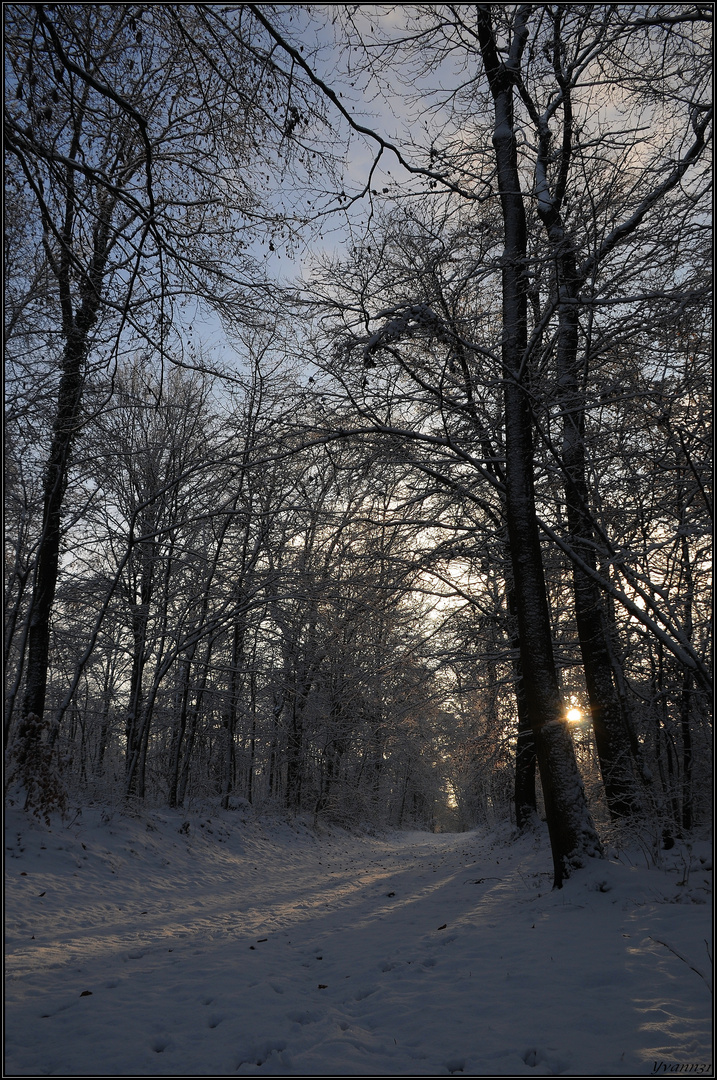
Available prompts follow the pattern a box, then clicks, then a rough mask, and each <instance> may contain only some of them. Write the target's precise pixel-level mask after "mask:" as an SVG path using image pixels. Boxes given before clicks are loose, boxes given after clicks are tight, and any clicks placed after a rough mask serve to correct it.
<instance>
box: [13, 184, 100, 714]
mask: <svg viewBox="0 0 717 1080" xmlns="http://www.w3.org/2000/svg"><path fill="white" fill-rule="evenodd" d="M75 209H76V208H75V189H74V173H73V169H72V168H71V167H68V169H67V205H66V213H65V225H64V232H63V239H64V241H65V248H64V250H63V253H62V255H61V258H60V261H59V263H55V262H54V261H53V266H54V268H55V271H56V274H57V278H58V287H59V293H60V307H61V311H62V333H63V336H64V339H65V346H64V350H63V354H62V368H61V370H62V374H61V377H60V385H59V389H58V396H57V410H56V412H55V419H54V423H53V427H52V439H51V443H50V453H49V456H48V459H47V463H46V465H45V476H44V484H43V511H42V533H41V536H40V543H39V545H38V551H37V561H36V564H35V576H34V580H33V589H32V599H31V601H30V613H29V631H28V640H27V668H26V676H25V698H24V702H23V712H24V715H25V716H28V715H29V714H30V713H33V714H34V715H35V716H38V717H40V719H42V717H43V714H44V712H45V698H46V695H47V676H48V666H49V658H50V616H51V614H52V607H53V604H54V600H55V590H56V588H57V577H58V570H59V561H60V540H61V535H62V507H63V502H64V498H65V491H66V489H67V477H68V470H69V467H70V457H71V453H72V448H73V445H74V442H75V439H76V437H77V431H78V427H79V421H80V410H81V406H82V395H83V391H84V386H85V363H86V360H87V354H88V352H89V347H90V333H91V330H92V327H93V326H94V325H95V323H96V321H97V313H98V311H99V307H100V301H101V296H102V286H103V277H104V273H105V267H106V264H107V257H108V255H109V250H110V247H111V244H112V239H111V230H110V223H111V219H112V213H113V209H114V199H113V198H111V197H110V198H108V199H107V200H106V202H105V203H104V204H103V206H102V210H101V213H100V216H99V219H98V222H97V226H96V228H95V230H94V234H93V240H94V245H93V251H92V258H91V261H90V265H89V267H88V270H87V273H86V275H85V277H84V279H83V282H82V285H81V289H80V304H79V308H78V310H77V311H75V310H74V309H73V301H72V292H71V274H72V271H73V269H74V268H73V236H72V229H73V224H74V215H75Z"/></svg>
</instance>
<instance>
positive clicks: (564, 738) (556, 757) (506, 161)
mask: <svg viewBox="0 0 717 1080" xmlns="http://www.w3.org/2000/svg"><path fill="white" fill-rule="evenodd" d="M528 12H529V9H528V8H527V7H526V8H521V9H520V10H519V12H518V14H517V15H516V25H515V26H514V34H513V41H512V44H511V50H510V57H509V60H508V62H507V63H503V62H502V61H500V59H499V57H498V52H497V49H496V44H495V39H494V35H493V29H492V25H491V19H490V12H489V10H488V9H487V8H486V7H480V8H479V9H478V13H477V18H478V33H479V41H480V49H481V54H482V57H483V63H484V66H485V71H486V75H487V77H488V81H489V84H490V89H491V93H492V96H493V101H494V106H495V129H494V135H493V146H494V148H495V156H496V164H497V172H498V183H499V188H500V199H501V207H502V213H503V228H504V239H505V249H504V253H503V270H502V300H503V340H502V350H501V352H502V361H503V379H504V406H505V445H506V513H507V519H508V537H509V541H510V550H511V559H512V567H513V583H514V588H515V600H516V609H517V610H516V613H517V618H518V634H519V637H520V661H521V666H522V671H523V678H524V680H525V691H526V694H525V697H526V707H527V711H528V715H529V717H530V725H531V728H532V730H533V735H534V738H535V744H536V751H537V756H538V765H539V768H540V779H541V784H542V788H543V798H544V801H545V811H546V817H547V821H548V829H549V832H550V842H551V848H552V854H553V867H554V884H555V886H556V887H558V888H559V887H560V886H561V885H562V882H563V879H564V878H565V877H566V876H568V875H569V874H570V872H571V870H572V869H573V867H575V866H578V865H581V863H582V860H583V858H584V856H586V855H598V854H600V853H601V851H600V842H599V840H598V837H597V834H596V832H595V829H594V826H593V823H592V819H591V817H590V813H589V811H588V807H587V801H586V798H585V791H584V788H583V783H582V778H581V777H580V773H579V771H578V766H577V761H576V759H575V751H574V747H573V743H572V739H571V736H570V732H569V730H568V727H567V721H566V718H565V710H564V706H563V702H562V699H561V695H560V688H559V685H558V678H557V673H556V670H555V662H554V658H553V643H552V638H551V630H550V614H549V609H548V601H547V593H546V588H545V577H544V573H543V561H542V554H541V550H540V537H539V533H538V525H537V520H536V513H535V493H534V487H533V437H532V417H531V410H530V403H529V396H528V392H529V386H528V381H529V368H528V365H527V364H526V363H525V360H526V350H527V339H528V333H527V304H528V290H527V284H528V283H527V278H526V274H525V261H526V253H527V239H526V221H525V208H524V205H523V197H522V193H521V189H520V178H519V174H518V166H517V144H516V135H515V127H514V116H513V85H514V79H515V74H514V73H515V72H516V71H517V69H518V67H519V62H520V55H521V52H522V49H523V47H524V45H525V41H526V40H527V26H526V25H525V24H524V23H522V22H521V20H522V19H523V18H526V19H527V16H528Z"/></svg>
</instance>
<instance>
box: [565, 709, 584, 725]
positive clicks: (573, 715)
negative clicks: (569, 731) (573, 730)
mask: <svg viewBox="0 0 717 1080" xmlns="http://www.w3.org/2000/svg"><path fill="white" fill-rule="evenodd" d="M567 718H568V720H569V721H570V723H571V724H579V723H580V721H581V720H582V718H583V714H582V713H581V712H580V709H576V708H575V707H573V708H572V709H568V712H567Z"/></svg>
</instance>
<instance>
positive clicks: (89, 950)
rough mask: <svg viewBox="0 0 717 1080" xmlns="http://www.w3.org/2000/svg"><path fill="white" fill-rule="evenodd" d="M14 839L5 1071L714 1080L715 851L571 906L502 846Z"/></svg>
mask: <svg viewBox="0 0 717 1080" xmlns="http://www.w3.org/2000/svg"><path fill="white" fill-rule="evenodd" d="M5 842H6V860H5V864H6V894H5V897H6V926H7V937H8V943H7V959H6V1017H5V1020H6V1027H5V1042H6V1065H5V1068H6V1072H5V1075H22V1076H33V1075H34V1076H46V1075H47V1076H88V1075H100V1076H109V1075H118V1076H128V1075H130V1076H224V1075H272V1076H330V1075H339V1076H400V1075H409V1076H446V1075H449V1074H453V1075H458V1076H460V1075H474V1076H475V1075H477V1076H481V1075H493V1076H523V1075H524V1076H531V1075H568V1076H571V1075H572V1076H574V1075H585V1074H588V1075H603V1076H625V1075H645V1074H647V1073H653V1072H666V1071H676V1070H675V1068H674V1066H675V1064H678V1065H679V1064H682V1065H690V1066H694V1068H692V1069H690V1070H689V1071H695V1072H696V1071H699V1072H703V1073H705V1074H707V1073H709V1072H710V1065H709V1063H710V1061H711V1042H710V1036H711V1017H712V1008H711V997H710V992H709V987H708V982H709V977H710V972H709V966H710V960H709V957H710V955H711V945H710V946H709V951H708V945H707V941H708V939H709V938H710V934H711V911H710V904H709V898H710V895H711V878H712V873H711V866H712V864H711V861H710V855H711V849H710V846H709V843H708V841H707V839H703V840H702V841H695V842H694V844H693V846H692V847H691V849H690V848H689V847H688V846H686V845H682V846H680V845H678V846H676V847H675V848H673V849H672V850H671V851H669V852H664V853H661V854H660V856H659V859H658V861H659V862H660V863H661V865H660V866H656V865H655V858H654V855H652V854H651V853H650V849H649V844H648V843H647V842H645V843H643V845H642V846H640V845H636V846H635V848H634V850H619V851H617V850H615V849H609V850H610V854H611V856H612V857H611V858H608V859H606V860H589V865H588V866H587V867H586V868H585V869H584V870H581V871H579V872H578V873H577V874H576V875H575V876H574V877H573V878H571V879H570V880H569V881H568V882H567V883H566V885H565V887H564V888H563V889H562V890H556V891H553V890H551V888H550V884H551V873H550V853H549V846H548V842H547V837H546V836H544V835H543V834H541V833H539V832H538V833H533V834H530V835H527V836H522V837H515V836H514V835H513V834H512V833H511V831H510V830H509V828H508V827H507V826H506V827H504V828H502V829H498V830H494V831H493V832H489V831H487V830H483V831H480V830H479V831H473V832H469V833H444V834H440V835H434V834H430V833H422V832H386V833H380V834H378V835H368V834H366V833H363V834H356V833H349V832H346V831H343V830H340V829H337V828H333V829H330V830H329V829H328V828H326V827H323V828H322V827H319V828H318V829H313V828H312V827H311V823H310V822H304V821H302V820H300V819H296V820H293V821H290V820H282V819H279V818H270V817H261V816H258V815H254V814H253V813H252V812H251V811H250V810H247V809H245V810H239V811H235V812H231V811H227V812H222V811H219V810H210V811H209V813H208V814H207V813H205V814H202V813H199V812H193V813H191V814H187V813H182V812H176V813H175V812H173V811H164V812H160V811H156V810H151V811H146V812H145V811H143V812H141V813H139V814H137V815H135V816H129V815H126V814H121V813H119V812H118V811H114V812H110V811H101V810H99V809H94V810H88V809H85V810H84V811H83V812H82V813H81V814H79V815H78V816H77V817H76V819H75V820H74V821H71V822H69V821H68V822H61V821H59V820H57V821H53V823H52V826H51V827H49V828H48V827H47V826H46V825H44V824H42V823H39V822H37V821H35V820H34V819H32V818H29V817H28V816H26V815H25V814H23V813H21V812H19V811H17V810H16V809H10V810H9V811H8V813H7V815H6V841H5ZM680 1071H688V1070H687V1069H682V1070H680Z"/></svg>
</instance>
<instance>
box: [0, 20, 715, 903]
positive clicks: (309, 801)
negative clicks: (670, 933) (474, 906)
mask: <svg viewBox="0 0 717 1080" xmlns="http://www.w3.org/2000/svg"><path fill="white" fill-rule="evenodd" d="M712 10H713V9H712V5H710V4H692V3H688V4H638V5H635V4H477V5H463V4H458V5H454V4H431V5H423V4H416V5H399V6H398V7H395V6H389V5H338V4H336V5H273V4H236V5H232V4H221V5H218V4H209V5H201V4H196V5H195V4H182V5H179V4H165V3H160V4H149V5H147V4H134V3H129V4H89V5H86V4H33V5H29V4H6V5H5V6H4V19H5V63H6V83H5V169H6V171H5V245H4V257H5V264H4V275H5V309H4V310H5V446H4V453H5V472H4V478H5V492H4V507H5V641H4V650H5V651H4V666H5V678H6V682H5V712H4V716H5V723H4V745H5V792H6V797H7V798H9V799H10V800H11V801H12V802H14V803H17V804H18V805H20V806H24V807H25V808H26V809H27V810H28V812H30V811H33V812H34V813H36V814H37V815H39V816H40V817H43V816H46V815H49V814H52V813H54V812H56V811H63V812H64V811H66V810H67V809H68V808H69V807H71V806H78V805H86V806H91V805H95V806H97V805H106V804H111V805H113V806H119V805H125V806H129V807H132V806H138V805H149V806H154V807H156V806H168V807H172V808H182V807H189V806H191V805H210V804H211V805H217V806H221V807H222V808H223V809H224V810H228V809H240V808H242V807H244V806H246V805H247V804H251V805H252V806H254V807H258V808H261V807H264V808H275V809H281V810H282V811H283V812H288V813H290V814H299V815H307V816H308V817H309V819H313V820H314V821H318V820H322V821H328V822H334V823H337V824H339V825H347V826H350V825H352V824H359V823H367V822H370V823H373V824H375V825H388V826H392V827H399V828H400V827H409V826H410V827H413V828H416V827H418V828H425V829H428V830H436V831H441V830H443V831H460V830H463V829H469V828H472V827H474V826H475V825H477V824H481V823H487V824H494V823H496V822H502V821H511V822H512V823H513V824H514V825H515V826H516V827H517V828H518V829H529V828H530V827H531V825H532V823H533V822H534V821H535V820H536V817H542V818H543V819H545V820H546V821H547V824H548V829H549V835H550V844H551V849H552V859H553V874H554V882H555V884H556V885H558V886H560V885H561V884H562V883H563V881H564V880H565V879H566V878H568V877H570V875H571V874H572V872H573V870H574V869H575V868H576V867H579V866H580V865H581V863H582V861H583V860H584V858H585V857H586V856H591V855H599V854H600V852H601V849H602V847H601V846H602V843H603V840H604V837H605V836H606V835H608V834H609V833H610V830H614V829H618V828H619V829H628V830H629V829H631V828H634V829H639V828H645V827H647V828H649V829H651V830H652V831H653V833H654V834H655V835H656V836H658V837H659V838H660V841H661V842H662V843H664V844H665V845H668V846H669V845H671V844H672V843H673V841H674V838H675V837H681V836H682V837H684V836H688V835H689V834H690V832H691V830H693V829H694V828H695V827H696V826H698V825H699V824H701V823H703V822H704V821H705V820H707V819H708V817H709V814H710V808H711V800H712V794H711V793H712V771H711V765H712V742H711V737H712V726H711V704H712V687H711V656H712V648H713V630H712V595H711V589H712V569H711V568H712V563H711V552H712V548H711V542H712V502H711V451H712V432H711V421H712V386H711V374H712V368H711V339H712V328H711V311H712V298H711V257H712V234H711V197H712V196H711V169H712V159H711V154H712V152H711V131H712V91H711V73H712V59H711V25H712Z"/></svg>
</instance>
